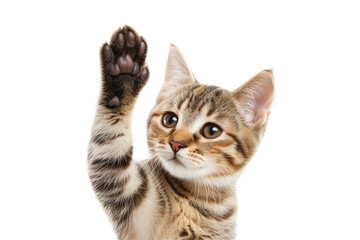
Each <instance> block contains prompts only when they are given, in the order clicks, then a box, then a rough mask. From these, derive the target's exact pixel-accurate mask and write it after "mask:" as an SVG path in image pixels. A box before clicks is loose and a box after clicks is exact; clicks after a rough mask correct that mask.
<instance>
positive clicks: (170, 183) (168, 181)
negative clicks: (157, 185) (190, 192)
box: [164, 174, 188, 199]
mask: <svg viewBox="0 0 360 240" xmlns="http://www.w3.org/2000/svg"><path fill="white" fill-rule="evenodd" d="M164 176H165V179H166V181H167V183H168V184H169V186H170V187H171V189H172V190H173V191H174V193H175V194H177V195H178V196H180V197H182V198H185V199H188V197H187V196H186V195H185V194H184V193H182V192H181V191H180V190H179V189H178V188H177V187H176V186H175V185H174V183H173V181H172V179H170V177H169V176H168V175H167V174H165V175H164Z"/></svg>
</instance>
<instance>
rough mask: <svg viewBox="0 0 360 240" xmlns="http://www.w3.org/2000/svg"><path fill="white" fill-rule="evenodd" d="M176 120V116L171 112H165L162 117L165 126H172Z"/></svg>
mask: <svg viewBox="0 0 360 240" xmlns="http://www.w3.org/2000/svg"><path fill="white" fill-rule="evenodd" d="M177 122H178V117H177V116H176V114H175V113H173V112H168V113H165V114H164V116H163V118H162V123H163V125H164V126H165V127H167V128H173V127H175V126H176V124H177Z"/></svg>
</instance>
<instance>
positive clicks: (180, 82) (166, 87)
mask: <svg viewBox="0 0 360 240" xmlns="http://www.w3.org/2000/svg"><path fill="white" fill-rule="evenodd" d="M196 83H197V81H196V79H195V77H194V75H193V74H192V72H191V70H190V68H189V67H188V65H187V64H186V61H185V58H184V56H183V55H182V54H181V52H180V50H179V49H178V48H177V47H176V46H175V45H173V44H171V46H170V49H169V56H168V60H167V64H166V71H165V79H164V83H163V86H162V88H161V90H160V93H159V96H158V102H159V101H161V100H162V99H165V98H166V97H167V96H169V95H170V94H171V93H173V92H174V90H176V89H177V88H178V87H181V86H184V85H188V84H196Z"/></svg>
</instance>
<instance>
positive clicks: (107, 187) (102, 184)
mask: <svg viewBox="0 0 360 240" xmlns="http://www.w3.org/2000/svg"><path fill="white" fill-rule="evenodd" d="M90 179H91V180H92V181H91V184H92V186H93V188H94V189H95V190H96V191H98V192H109V191H112V190H114V189H118V190H119V191H117V193H118V194H120V193H121V192H122V191H123V189H124V186H125V184H126V183H127V182H128V180H129V178H128V177H126V178H123V179H121V181H116V180H114V179H105V178H99V179H96V180H93V177H90ZM120 191H121V192H120Z"/></svg>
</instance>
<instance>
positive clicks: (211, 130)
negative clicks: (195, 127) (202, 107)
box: [201, 123, 222, 138]
mask: <svg viewBox="0 0 360 240" xmlns="http://www.w3.org/2000/svg"><path fill="white" fill-rule="evenodd" d="M221 133H222V130H221V128H220V127H219V126H218V125H216V124H214V123H207V124H206V125H205V126H204V127H203V129H202V130H201V135H203V136H204V137H206V138H217V137H218V136H220V134H221Z"/></svg>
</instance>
